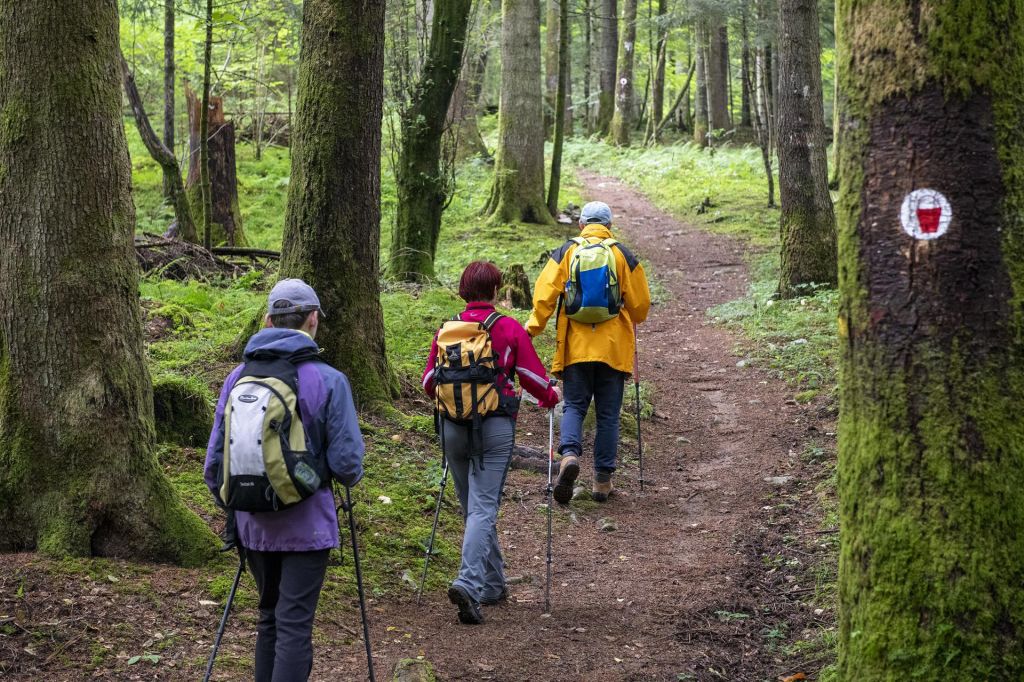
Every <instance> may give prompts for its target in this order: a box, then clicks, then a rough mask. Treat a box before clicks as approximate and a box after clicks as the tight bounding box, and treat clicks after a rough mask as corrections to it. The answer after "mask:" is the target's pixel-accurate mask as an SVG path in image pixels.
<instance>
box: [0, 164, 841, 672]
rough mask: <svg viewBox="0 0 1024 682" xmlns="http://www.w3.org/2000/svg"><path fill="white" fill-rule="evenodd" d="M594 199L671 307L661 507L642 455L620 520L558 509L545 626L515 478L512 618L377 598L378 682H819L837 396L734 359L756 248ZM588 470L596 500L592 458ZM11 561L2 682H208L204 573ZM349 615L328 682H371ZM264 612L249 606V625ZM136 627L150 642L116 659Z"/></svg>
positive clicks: (650, 357)
mask: <svg viewBox="0 0 1024 682" xmlns="http://www.w3.org/2000/svg"><path fill="white" fill-rule="evenodd" d="M580 180H581V181H582V183H583V189H584V191H583V194H584V196H585V198H586V199H592V198H600V199H601V200H603V201H606V202H607V203H609V204H610V205H611V206H613V207H614V210H615V214H616V216H617V219H616V230H617V233H618V235H619V236H620V237H621V238H622V239H623V240H624V241H625V242H627V243H629V244H630V245H631V246H632V247H633V248H634V249H635V251H636V252H637V253H638V254H639V255H640V257H641V258H642V260H644V261H645V262H648V263H650V264H651V266H652V270H653V272H654V273H655V274H656V277H657V283H658V289H659V293H660V296H659V298H660V301H659V304H658V305H656V306H655V307H654V308H653V309H652V313H651V317H650V319H649V320H648V321H647V322H646V323H645V324H644V325H642V327H641V333H640V339H641V356H640V357H641V361H640V372H641V376H642V377H643V378H644V382H645V387H646V389H647V390H648V392H649V393H650V394H651V395H650V396H648V399H649V400H650V401H651V403H652V404H653V407H654V414H653V418H652V419H650V420H645V421H644V422H643V423H642V424H643V442H644V466H645V477H646V479H647V481H646V486H645V489H644V491H642V492H641V490H640V486H639V481H638V469H637V465H638V462H637V458H636V443H635V441H634V440H632V439H630V438H628V437H627V438H624V443H623V446H622V450H621V458H622V464H621V468H620V470H619V472H618V474H617V475H616V479H615V482H616V485H617V489H618V490H617V494H616V495H615V496H613V497H612V499H611V500H610V501H609V502H608V503H607V504H604V505H597V504H595V503H593V502H592V501H589V500H577V501H574V502H573V503H572V504H571V505H569V506H568V507H556V508H555V510H554V517H555V519H554V539H553V546H554V557H555V559H554V571H553V574H554V578H553V584H552V593H551V614H550V615H545V614H544V594H543V592H544V577H545V560H544V557H545V538H546V534H545V532H546V521H545V512H544V507H543V506H542V505H543V504H544V502H545V480H544V478H543V477H542V476H540V475H538V474H534V473H530V472H526V471H513V472H511V474H510V476H509V479H508V483H507V485H506V489H505V502H504V504H503V508H502V515H501V519H500V520H499V533H500V534H501V541H502V544H503V547H504V550H505V557H506V564H507V571H508V575H509V576H510V577H514V584H513V585H511V587H510V590H511V596H510V599H509V601H508V603H506V604H503V605H499V606H495V607H489V608H485V616H486V619H487V622H486V623H485V624H484V625H482V626H479V627H468V626H463V625H460V624H458V622H457V620H456V618H455V610H454V608H453V607H452V606H451V605H450V604H449V603H448V601H447V598H446V595H445V593H444V591H443V590H439V589H434V590H431V591H429V592H428V593H427V594H426V595H425V596H424V599H423V603H422V604H421V605H417V603H416V601H415V597H414V596H413V595H412V592H411V591H409V590H407V591H405V592H403V593H401V594H388V595H385V596H384V597H382V598H374V596H373V595H372V594H371V598H370V601H369V608H370V613H371V639H372V642H373V647H374V654H375V663H376V667H377V676H378V679H381V680H384V679H390V675H391V671H392V670H393V669H394V667H395V665H396V664H397V662H398V661H399V660H401V659H405V658H417V657H422V658H424V659H425V660H427V661H429V662H430V663H432V664H433V666H434V667H435V668H436V670H437V676H438V679H439V680H542V681H543V680H671V681H678V680H699V681H705V680H707V681H710V680H738V681H747V680H750V681H760V680H779V679H787V678H788V679H805V678H804V677H800V676H799V673H804V674H805V675H806V679H816V678H817V674H818V672H819V671H820V670H821V668H822V666H823V665H824V664H825V663H827V662H828V659H829V656H830V654H829V652H828V645H827V643H826V642H824V641H823V637H824V638H827V637H828V635H827V633H830V632H834V630H833V626H834V613H833V611H832V608H831V606H830V598H829V596H828V595H827V594H826V595H822V593H821V589H822V582H823V581H824V582H828V578H827V576H828V575H829V574H830V573H832V572H834V567H833V566H832V562H834V553H835V542H836V535H835V529H833V528H828V527H824V526H823V524H822V519H823V516H824V514H823V510H822V498H823V493H822V492H821V483H822V481H823V479H824V478H826V477H827V476H828V475H829V472H828V470H827V468H826V466H825V465H824V464H823V463H822V459H823V458H819V457H816V456H814V453H815V452H819V451H820V450H821V449H822V448H825V449H832V448H833V447H834V423H833V419H834V415H833V414H832V413H831V412H830V410H829V409H827V406H825V405H824V404H823V403H824V400H823V399H822V398H817V399H812V400H810V401H809V402H805V401H797V400H795V399H794V396H793V386H791V385H789V384H787V383H785V382H783V381H781V380H780V379H778V378H777V377H776V375H775V374H772V373H769V372H768V371H766V370H764V369H760V368H758V367H756V366H753V365H751V364H748V363H744V362H743V361H739V362H738V359H739V357H740V356H738V355H737V354H736V349H737V347H738V345H741V344H742V340H741V339H740V338H739V337H738V336H735V335H734V334H733V332H731V331H729V330H727V329H725V328H723V327H722V326H721V325H717V324H715V323H714V322H713V321H712V320H711V319H709V317H708V315H707V311H708V309H709V308H711V307H713V306H715V305H718V304H722V303H725V302H727V301H730V300H733V299H736V298H737V297H740V296H742V294H743V292H744V291H745V290H746V288H747V286H748V273H747V257H748V256H749V253H748V251H749V248H750V247H748V246H746V245H744V243H743V242H741V241H740V240H737V239H734V238H731V237H726V236H720V235H712V234H709V233H708V232H706V231H704V230H702V229H700V228H697V227H694V226H692V225H688V224H684V223H681V222H679V221H677V220H676V219H675V218H673V217H671V216H669V215H668V214H666V213H665V212H663V211H661V210H659V209H658V208H656V207H654V206H653V205H652V204H651V203H650V202H649V201H648V200H647V199H646V198H644V197H643V196H642V195H640V194H639V193H638V192H637V191H635V190H634V189H632V188H630V187H627V186H626V185H624V184H622V183H621V182H619V181H617V180H615V179H612V178H604V177H599V176H596V175H592V174H586V173H583V174H581V175H580ZM632 391H633V389H632V387H631V386H629V387H627V401H632V396H633V393H632ZM546 436H547V420H546V417H545V415H544V414H543V413H541V412H539V411H538V410H536V409H535V408H532V407H530V406H526V407H525V408H524V410H523V414H522V416H521V419H520V424H519V431H518V442H519V443H521V444H523V445H528V446H532V447H535V448H538V449H541V450H545V449H546V448H547V442H546ZM583 465H584V466H583V475H582V476H581V479H582V482H583V485H585V486H587V487H588V488H589V482H590V473H589V471H588V467H589V466H590V465H591V460H590V458H589V457H588V456H585V457H584V461H583ZM396 466H397V465H396ZM609 525H613V526H614V527H615V529H614V530H611V531H608V530H602V529H601V528H602V527H607V526H609ZM344 555H345V558H344V560H345V561H348V560H349V557H350V552H348V551H347V550H346V551H345V552H344ZM0 561H2V564H0V670H8V671H10V672H9V675H10V676H8V677H6V678H5V679H11V680H15V679H18V680H21V679H25V680H28V679H33V680H77V679H86V678H92V679H168V680H171V679H173V680H178V679H180V680H194V679H197V678H199V677H200V676H201V672H200V671H201V667H202V663H203V662H204V660H205V654H206V652H207V651H208V647H209V645H210V641H211V639H212V633H213V631H214V630H215V628H216V623H217V620H218V617H219V608H220V606H219V604H218V603H217V602H213V601H207V600H204V599H202V596H203V594H204V591H203V589H202V587H200V586H198V585H197V584H196V582H198V580H197V577H196V574H194V573H189V572H187V571H183V570H181V569H173V568H169V567H152V568H151V569H146V570H145V571H143V572H142V573H143V575H142V578H140V577H139V575H138V574H135V577H134V579H133V585H134V587H133V588H132V589H125V586H124V585H123V584H122V585H118V583H119V582H120V580H121V578H119V577H118V575H119V574H118V571H117V570H116V569H117V564H116V563H111V564H95V565H92V566H91V568H90V569H89V571H87V572H86V573H85V574H84V575H83V574H82V572H81V571H78V570H72V569H73V567H72V569H69V570H68V571H67V572H66V573H61V572H60V571H58V570H55V568H54V565H53V564H49V563H47V564H41V563H39V562H38V560H37V559H36V558H35V557H34V556H33V555H9V556H5V557H3V558H2V560H0ZM108 570H109V573H108ZM437 570H443V568H440V567H439V568H438V569H437ZM416 577H418V575H417V576H416ZM826 589H827V588H826ZM197 601H198V603H199V607H196V606H195V603H196V602H197ZM347 603H348V605H349V607H350V608H348V609H347V610H342V611H341V612H340V613H338V612H332V613H328V614H321V615H320V616H319V617H318V626H317V633H316V638H315V642H316V646H317V652H316V663H315V667H314V671H313V677H312V679H314V680H321V679H322V680H328V679H330V680H359V679H365V666H366V661H365V654H364V650H363V644H362V640H361V632H360V630H359V627H360V626H359V615H358V609H357V608H356V606H355V601H354V599H350V598H349V599H348V601H347ZM252 606H253V605H252V603H251V600H250V602H249V603H245V601H244V600H243V603H242V604H241V605H240V609H241V610H243V611H244V610H245V609H248V610H250V611H251V610H252ZM28 624H31V627H28ZM128 624H131V626H132V627H134V628H135V629H134V630H133V632H145V633H146V634H147V638H146V641H141V639H140V640H139V641H136V642H134V643H133V645H132V648H129V647H128V646H127V645H126V644H125V643H124V642H123V641H118V640H117V635H116V631H117V629H118V627H121V626H122V625H123V626H124V627H129V626H128ZM47 627H49V628H50V629H49V630H48V629H47ZM823 633H824V634H823ZM253 634H254V633H253V627H252V619H251V617H238V616H236V617H234V618H233V620H232V623H231V625H229V628H228V631H227V634H226V636H225V642H224V645H223V651H224V652H225V656H224V664H223V665H219V667H218V671H217V674H216V675H215V677H214V679H218V680H242V679H247V678H248V679H251V668H248V667H247V665H246V663H245V661H247V660H251V659H249V658H248V657H247V656H246V653H247V652H249V651H251V647H252V644H253ZM83 642H89V643H90V644H89V647H91V648H92V649H93V656H94V658H96V659H97V660H96V661H94V662H95V665H93V666H91V670H90V672H83V671H82V670H81V669H78V670H77V671H76V670H74V669H69V668H68V667H66V666H67V663H68V658H67V654H68V653H69V652H71V651H72V650H74V649H76V648H79V649H80V648H81V647H82V646H83ZM112 643H113V644H112ZM130 654H135V656H142V657H141V658H135V660H132V658H133V657H130V656H129V655H130ZM146 654H148V655H149V656H150V658H146V657H145V655H146ZM232 654H234V657H232ZM88 655H89V653H88V652H80V653H79V654H78V655H76V656H74V657H73V659H77V660H81V657H82V656H88ZM153 658H155V659H157V660H161V659H163V664H162V665H159V666H158V665H156V662H157V660H153ZM4 659H6V660H4ZM129 663H130V665H129Z"/></svg>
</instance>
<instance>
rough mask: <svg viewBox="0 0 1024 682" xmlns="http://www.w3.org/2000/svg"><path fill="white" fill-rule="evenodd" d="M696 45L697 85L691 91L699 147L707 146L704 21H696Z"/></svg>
mask: <svg viewBox="0 0 1024 682" xmlns="http://www.w3.org/2000/svg"><path fill="white" fill-rule="evenodd" d="M694 33H695V38H696V43H697V47H696V49H695V50H694V51H695V53H696V58H695V70H696V72H697V85H696V87H695V88H694V91H693V98H694V106H693V141H694V142H695V143H696V144H698V145H700V146H701V147H707V146H708V86H707V69H706V68H705V65H704V62H705V57H706V55H707V49H708V48H707V31H706V30H705V28H704V22H703V21H698V22H697V28H696V30H695V31H694Z"/></svg>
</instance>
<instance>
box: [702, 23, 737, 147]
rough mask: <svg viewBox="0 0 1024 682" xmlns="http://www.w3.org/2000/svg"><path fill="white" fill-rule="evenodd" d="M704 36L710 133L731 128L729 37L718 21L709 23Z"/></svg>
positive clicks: (723, 25)
mask: <svg viewBox="0 0 1024 682" xmlns="http://www.w3.org/2000/svg"><path fill="white" fill-rule="evenodd" d="M706 30H707V34H706V35H705V38H706V41H707V46H708V52H707V55H706V57H705V58H706V61H705V69H706V70H707V88H708V127H709V128H710V129H711V130H712V131H716V130H728V129H729V128H731V127H732V120H731V119H730V118H729V37H728V30H727V29H726V27H725V24H724V23H722V21H721V20H720V19H715V20H713V21H710V23H708V24H707V26H706Z"/></svg>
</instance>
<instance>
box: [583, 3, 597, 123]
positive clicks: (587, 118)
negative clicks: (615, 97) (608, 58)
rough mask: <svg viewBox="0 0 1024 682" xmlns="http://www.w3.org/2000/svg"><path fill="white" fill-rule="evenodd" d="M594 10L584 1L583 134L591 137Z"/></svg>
mask: <svg viewBox="0 0 1024 682" xmlns="http://www.w3.org/2000/svg"><path fill="white" fill-rule="evenodd" d="M593 42H594V41H593V10H592V7H591V0H583V55H584V56H583V102H584V105H583V132H584V133H585V134H586V135H590V133H591V132H592V129H591V126H590V122H591V115H590V113H591V112H590V77H591V76H590V72H591V64H592V63H593V54H592V50H593Z"/></svg>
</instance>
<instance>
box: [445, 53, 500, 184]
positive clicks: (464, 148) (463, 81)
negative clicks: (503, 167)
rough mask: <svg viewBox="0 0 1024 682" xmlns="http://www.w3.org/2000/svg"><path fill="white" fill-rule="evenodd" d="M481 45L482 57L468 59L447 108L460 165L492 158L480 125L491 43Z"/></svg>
mask: <svg viewBox="0 0 1024 682" xmlns="http://www.w3.org/2000/svg"><path fill="white" fill-rule="evenodd" d="M481 42H482V43H483V44H482V45H481V46H480V48H479V54H476V55H474V56H473V57H472V58H470V59H468V60H465V61H466V63H465V65H464V66H463V68H462V71H461V72H460V73H459V82H458V83H457V84H456V85H455V92H453V93H452V101H451V104H449V105H448V121H447V125H448V126H449V127H451V128H453V129H454V132H455V138H456V151H455V163H457V164H458V163H462V162H463V161H466V160H467V159H471V158H474V157H476V158H481V159H486V160H490V158H491V155H490V152H489V151H488V150H487V145H486V144H484V138H483V135H481V134H480V125H479V115H480V95H481V94H482V93H483V79H484V75H485V74H486V72H487V62H488V60H489V54H488V50H489V46H488V42H489V41H487V40H484V41H481Z"/></svg>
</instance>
